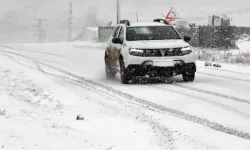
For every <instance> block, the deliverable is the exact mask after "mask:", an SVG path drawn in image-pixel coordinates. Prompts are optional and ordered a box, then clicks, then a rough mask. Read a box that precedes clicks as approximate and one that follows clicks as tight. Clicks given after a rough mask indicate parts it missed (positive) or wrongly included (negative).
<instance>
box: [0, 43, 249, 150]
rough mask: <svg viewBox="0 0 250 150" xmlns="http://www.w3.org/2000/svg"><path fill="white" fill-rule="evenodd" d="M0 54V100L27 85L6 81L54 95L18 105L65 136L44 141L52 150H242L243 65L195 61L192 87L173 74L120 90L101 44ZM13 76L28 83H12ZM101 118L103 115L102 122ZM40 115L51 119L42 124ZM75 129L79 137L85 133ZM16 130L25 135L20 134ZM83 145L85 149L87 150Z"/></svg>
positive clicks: (30, 47) (245, 126)
mask: <svg viewBox="0 0 250 150" xmlns="http://www.w3.org/2000/svg"><path fill="white" fill-rule="evenodd" d="M0 54H1V55H0V67H1V69H0V72H1V74H0V75H1V79H0V87H2V89H3V90H1V91H3V92H2V93H5V94H2V95H4V98H3V97H0V98H1V99H2V100H3V99H6V97H10V98H9V99H12V98H13V95H14V97H25V95H26V96H27V93H25V92H27V88H30V87H26V88H24V87H23V86H20V87H19V86H16V85H15V86H14V85H12V83H11V82H9V80H11V81H13V82H14V83H16V82H17V81H19V80H20V83H23V82H25V83H26V82H27V83H29V82H31V81H30V80H32V81H34V82H38V83H40V86H41V87H39V88H41V89H43V90H44V89H45V88H50V90H52V91H50V92H51V94H47V95H48V96H49V95H53V93H54V94H55V93H56V94H55V96H54V97H53V98H50V100H51V101H48V102H46V104H49V106H50V107H48V106H47V105H46V106H45V108H44V107H42V108H40V107H39V109H34V108H33V109H31V108H27V107H28V106H26V105H25V104H23V103H22V104H21V105H22V107H23V108H22V109H23V110H26V111H27V109H28V110H29V111H30V112H32V113H31V114H37V115H38V113H39V114H40V115H41V117H40V120H39V119H38V121H37V122H39V121H40V122H43V121H44V120H47V121H46V123H47V122H49V121H48V120H52V121H51V122H52V123H54V122H57V121H58V124H60V125H58V126H60V129H61V128H62V130H67V133H68V132H69V134H68V135H67V136H65V135H64V136H65V137H63V138H62V139H60V138H59V139H57V140H54V141H53V142H55V143H56V142H62V141H64V140H69V139H70V138H71V137H76V138H74V139H71V140H69V141H70V142H64V143H63V145H61V146H59V147H57V146H58V145H57V144H58V143H57V144H54V143H53V142H51V144H50V146H51V147H53V148H52V149H56V148H58V149H67V147H70V146H72V144H73V145H74V148H73V149H77V148H82V147H84V149H105V148H106V149H107V148H109V147H111V148H110V149H113V150H114V149H119V150H120V149H136V150H138V149H150V150H151V149H154V150H156V149H185V150H186V149H227V150H228V149H250V93H249V91H250V90H249V89H250V67H246V66H245V67H243V66H234V65H226V64H225V65H223V66H222V68H214V67H205V66H204V62H197V63H198V64H197V65H198V70H197V71H198V72H197V75H196V80H195V82H193V83H182V82H181V80H180V77H174V78H173V79H171V80H172V81H174V82H169V83H154V84H140V85H135V84H130V85H122V84H121V83H120V80H119V75H117V78H116V79H115V80H112V81H110V80H106V78H105V73H104V58H103V55H104V49H103V48H102V44H94V45H93V44H91V43H88V44H86V43H83V44H82V43H52V44H10V45H8V47H6V46H5V47H4V46H2V47H0ZM14 71H18V72H19V73H20V72H23V74H25V75H26V76H29V77H28V78H31V79H30V80H28V79H27V80H26V79H23V78H20V76H21V75H20V76H19V75H17V73H15V72H14ZM5 78H8V82H7V81H5V80H4V79H5ZM44 79H46V81H44ZM16 80H17V81H16ZM43 82H44V83H50V84H46V85H43ZM29 84H31V85H33V84H32V83H29ZM43 86H44V87H43ZM6 87H10V88H9V89H7V90H6ZM58 87H60V88H59V90H58ZM4 89H5V90H4ZM53 89H54V90H53ZM1 91H0V92H1ZM4 91H5V92H4ZM6 91H7V92H6ZM10 91H12V92H14V94H13V93H12V92H11V93H12V96H10V95H9V94H8V92H10ZM15 91H21V92H17V93H16V92H15ZM22 91H23V92H22ZM35 91H36V90H35ZM35 91H29V92H31V93H34V92H35ZM43 92H45V93H46V90H45V91H43ZM43 92H42V93H43ZM47 92H48V91H47ZM6 93H7V94H6ZM15 93H16V94H15ZM40 93H41V92H40ZM36 95H38V96H39V94H36ZM43 95H44V94H43ZM45 95H46V94H45ZM30 98H31V99H32V100H34V102H32V103H34V104H37V103H39V104H40V101H41V99H34V98H33V97H32V96H31V97H30ZM42 98H43V99H46V98H44V97H42ZM1 99H0V106H1ZM26 99H28V98H27V97H26ZM69 99H70V100H69ZM82 99H84V100H82ZM47 100H48V98H47ZM89 101H91V102H89ZM15 105H18V104H14V105H12V104H11V105H10V104H8V105H5V108H6V110H7V112H8V109H10V110H11V109H14V107H15ZM39 106H44V105H39ZM90 107H91V108H93V109H90ZM25 108H27V109H25ZM46 108H49V110H47V109H46ZM83 108H84V109H83ZM85 108H86V109H85ZM0 109H1V108H0ZM53 110H58V112H57V111H55V112H53ZM44 112H46V113H44ZM43 113H44V114H43ZM79 113H84V114H86V117H87V118H88V119H87V121H86V122H84V121H83V122H82V123H78V122H75V121H74V119H73V118H72V116H73V115H75V116H76V115H77V114H79ZM26 114H27V112H26ZM104 114H108V116H109V117H104V119H103V115H104ZM47 115H52V117H49V119H48V118H47V119H46V117H47ZM0 116H1V115H0ZM75 116H74V117H75ZM100 116H101V117H100ZM32 117H34V116H32ZM70 119H71V120H70ZM102 119H103V120H102ZM0 120H1V118H0ZM7 120H8V119H7ZM2 121H3V120H1V122H2ZM8 121H9V120H8ZM14 121H15V120H13V122H11V121H10V122H7V123H6V122H5V123H6V124H8V123H14ZM29 125H30V126H32V125H31V124H29ZM46 126H47V124H46ZM62 126H63V127H62ZM93 126H94V127H95V128H94V127H93ZM67 127H68V128H70V129H68V128H67ZM10 128H11V127H10ZM13 128H14V127H13ZM38 128H39V127H38ZM58 128H59V127H58ZM42 129H43V128H42ZM60 129H58V130H60ZM1 130H3V129H1ZM1 130H0V131H1ZM44 130H46V132H47V131H48V128H45V129H43V130H41V131H39V132H40V133H41V134H44V132H45V131H44ZM132 131H133V132H132ZM135 131H136V133H134V132H135ZM19 132H20V131H19ZM39 132H38V133H39ZM51 132H52V131H51ZM82 132H87V136H86V137H85V136H84V135H83V134H85V133H82ZM1 133H2V131H1ZM21 133H23V136H24V137H25V135H26V134H28V131H23V132H21ZM38 133H37V134H38ZM65 133H66V131H65ZM8 134H13V132H10V133H6V134H3V136H2V134H1V135H0V146H1V144H2V143H1V141H2V140H1V138H2V139H4V138H5V137H4V136H10V135H8ZM19 136H21V135H19ZM44 136H45V135H44ZM26 137H27V135H26ZM59 137H60V136H59ZM79 137H83V139H89V140H88V142H85V144H82V145H81V144H79V145H77V144H78V142H79V143H81V140H83V139H81V138H79ZM42 138H43V137H42ZM57 138H58V137H57ZM95 138H98V139H97V140H94V139H95ZM119 138H120V140H118V139H119ZM24 139H25V138H24ZM26 140H27V139H26ZM5 141H6V140H5ZM38 141H39V140H38ZM38 141H37V142H38ZM7 142H8V141H7ZM71 142H72V143H71ZM89 144H90V145H92V146H89V147H87V145H89ZM2 145H4V143H3V144H2ZM36 145H39V146H40V149H44V148H46V146H48V145H45V146H41V145H43V142H38V143H36ZM98 145H99V147H98ZM29 146H30V145H29ZM112 146H113V147H112ZM15 148H17V147H15ZM31 148H34V147H32V146H31ZM7 149H8V147H7ZM9 149H11V147H9ZM27 149H28V148H27ZM36 149H37V148H36ZM71 149H72V148H71Z"/></svg>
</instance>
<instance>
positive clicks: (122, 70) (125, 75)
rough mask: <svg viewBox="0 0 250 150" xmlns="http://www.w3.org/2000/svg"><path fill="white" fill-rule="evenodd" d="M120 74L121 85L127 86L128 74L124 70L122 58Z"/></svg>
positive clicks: (121, 59)
mask: <svg viewBox="0 0 250 150" xmlns="http://www.w3.org/2000/svg"><path fill="white" fill-rule="evenodd" d="M119 62H120V73H121V82H122V84H128V81H129V77H128V72H127V70H126V68H125V65H124V61H123V58H122V57H121V58H120V61H119Z"/></svg>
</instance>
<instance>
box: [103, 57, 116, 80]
mask: <svg viewBox="0 0 250 150" xmlns="http://www.w3.org/2000/svg"><path fill="white" fill-rule="evenodd" d="M105 72H106V78H107V79H113V78H115V76H116V73H117V72H116V71H114V69H113V68H112V65H111V61H110V60H109V58H108V56H107V54H106V53H105Z"/></svg>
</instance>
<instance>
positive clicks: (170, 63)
mask: <svg viewBox="0 0 250 150" xmlns="http://www.w3.org/2000/svg"><path fill="white" fill-rule="evenodd" d="M153 66H157V67H169V66H170V67H171V66H174V62H173V61H154V62H153Z"/></svg>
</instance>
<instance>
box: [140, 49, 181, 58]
mask: <svg viewBox="0 0 250 150" xmlns="http://www.w3.org/2000/svg"><path fill="white" fill-rule="evenodd" d="M143 50H144V54H143V56H144V57H164V56H183V55H184V54H183V53H182V52H181V48H165V49H143Z"/></svg>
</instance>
